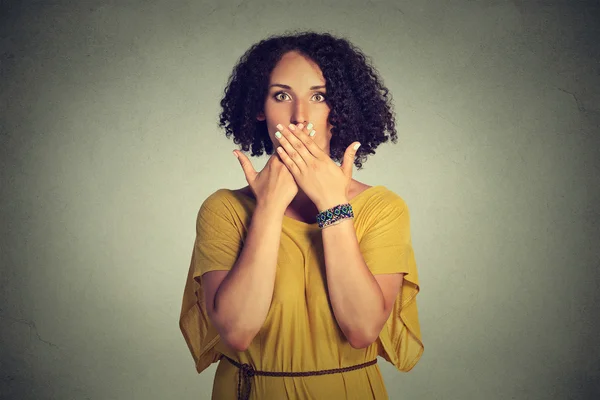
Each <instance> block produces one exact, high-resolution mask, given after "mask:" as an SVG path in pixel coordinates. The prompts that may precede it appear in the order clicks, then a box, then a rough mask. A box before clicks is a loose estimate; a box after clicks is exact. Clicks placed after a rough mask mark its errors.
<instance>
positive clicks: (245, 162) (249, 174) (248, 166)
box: [233, 150, 258, 183]
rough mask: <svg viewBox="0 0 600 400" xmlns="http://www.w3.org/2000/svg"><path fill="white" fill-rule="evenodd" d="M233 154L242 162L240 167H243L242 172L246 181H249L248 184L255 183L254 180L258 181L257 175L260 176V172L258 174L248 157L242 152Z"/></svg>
mask: <svg viewBox="0 0 600 400" xmlns="http://www.w3.org/2000/svg"><path fill="white" fill-rule="evenodd" d="M233 154H235V156H236V157H237V159H238V161H239V162H240V165H241V166H242V170H243V171H244V175H245V176H246V181H248V183H252V182H254V179H256V175H258V172H256V170H255V169H254V167H253V166H252V163H251V162H250V160H249V159H248V157H246V155H245V154H244V153H242V152H241V151H236V150H234V151H233Z"/></svg>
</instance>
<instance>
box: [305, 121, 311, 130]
mask: <svg viewBox="0 0 600 400" xmlns="http://www.w3.org/2000/svg"><path fill="white" fill-rule="evenodd" d="M312 128H313V124H312V123H311V122H309V123H308V125H306V129H307V130H309V131H310V130H311V129H312Z"/></svg>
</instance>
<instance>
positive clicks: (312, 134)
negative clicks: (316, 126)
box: [307, 127, 317, 137]
mask: <svg viewBox="0 0 600 400" xmlns="http://www.w3.org/2000/svg"><path fill="white" fill-rule="evenodd" d="M307 128H308V127H307ZM315 133H317V132H315V131H311V132H310V133H309V134H308V136H310V137H313V136H315Z"/></svg>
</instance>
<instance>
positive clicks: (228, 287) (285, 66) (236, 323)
mask: <svg viewBox="0 0 600 400" xmlns="http://www.w3.org/2000/svg"><path fill="white" fill-rule="evenodd" d="M269 85H270V87H269V93H268V95H267V98H266V100H265V103H264V112H263V113H261V114H259V115H258V116H257V119H258V120H261V121H266V124H267V129H268V132H269V136H270V138H271V140H272V142H273V145H274V148H278V151H277V152H275V153H274V154H273V155H272V156H271V157H270V158H269V160H268V162H267V164H266V165H265V168H264V169H263V170H262V171H260V172H256V171H255V170H254V167H253V166H252V164H251V162H250V160H249V159H248V158H247V157H246V156H245V155H244V154H243V153H241V152H240V151H238V150H236V151H234V154H235V155H236V157H238V159H239V162H240V164H241V167H242V170H243V172H244V174H245V176H246V180H247V182H248V183H249V185H248V186H247V187H245V188H243V189H240V191H242V192H244V193H245V194H247V195H250V196H252V197H254V198H255V199H256V204H257V206H256V209H255V212H254V214H253V216H252V221H251V224H250V227H249V230H248V235H247V237H246V242H245V245H244V248H243V249H242V252H241V254H240V257H239V258H238V260H237V261H236V263H235V265H234V266H233V268H232V269H231V270H230V271H211V272H207V273H206V274H204V275H203V277H202V279H203V285H204V292H205V300H206V305H207V311H208V315H209V318H210V319H211V321H212V322H213V324H214V325H215V327H216V329H217V331H218V332H219V333H220V335H221V339H222V340H223V341H224V342H225V343H226V344H228V345H229V346H230V347H232V348H233V349H235V350H237V351H245V350H246V349H247V348H248V346H249V345H250V343H251V342H252V340H253V339H254V337H255V336H256V334H257V333H258V331H259V330H260V328H261V327H262V325H263V323H264V321H265V319H266V316H267V313H268V311H269V307H270V304H271V300H272V295H273V288H274V283H275V271H276V262H277V254H278V248H279V243H280V236H281V227H282V223H283V216H284V215H286V216H288V217H291V218H295V219H298V220H301V221H303V222H310V223H313V222H314V221H315V215H316V214H317V213H318V212H319V211H323V210H325V209H328V208H331V207H333V206H335V205H338V204H342V203H347V202H349V200H350V199H352V198H353V197H354V196H356V195H357V194H359V193H360V192H362V191H363V190H365V189H367V188H368V187H369V186H368V185H365V184H363V183H361V182H358V181H356V180H354V179H352V166H353V162H354V157H355V154H356V149H355V148H354V146H355V145H357V144H358V142H355V143H352V144H350V146H348V148H347V149H346V152H345V154H344V159H343V161H342V165H341V166H338V165H336V164H335V162H333V160H331V158H330V156H329V143H330V140H331V126H330V125H329V124H328V122H327V118H328V115H329V106H328V105H327V104H326V102H325V101H324V98H325V97H324V96H326V91H325V80H324V78H323V75H322V72H321V70H320V69H319V67H318V66H317V65H316V64H315V63H314V62H312V60H310V59H308V58H306V57H304V56H303V55H301V54H299V53H296V52H289V53H286V54H285V55H284V56H283V57H282V58H281V60H280V61H279V63H278V64H277V65H276V67H275V68H274V70H273V71H272V73H271V77H270V83H269ZM309 124H310V125H309ZM307 125H309V126H308V128H307ZM313 131H314V132H313ZM277 132H279V133H281V136H280V137H278V136H279V134H277V135H276V133H277ZM311 132H313V136H310V133H311ZM259 238H260V240H259ZM322 238H323V247H324V252H325V265H326V277H327V288H328V291H329V298H330V301H331V305H332V309H333V312H334V316H335V319H336V321H337V323H338V325H339V327H340V329H341V330H342V332H343V333H344V335H345V336H346V338H347V339H348V342H349V343H350V345H351V346H352V347H354V348H357V349H359V348H365V347H368V346H369V345H370V344H372V343H373V342H374V341H375V340H377V337H378V335H379V333H380V332H381V329H382V328H383V326H384V324H385V322H386V321H387V319H388V318H389V316H390V313H391V310H392V307H393V305H394V301H395V299H396V296H397V294H398V292H399V291H400V288H401V286H402V280H403V276H404V275H403V274H400V273H398V274H378V275H373V274H372V273H371V272H370V271H369V268H368V266H367V265H366V263H365V260H364V258H363V256H362V254H361V252H360V248H359V244H358V240H357V237H356V232H355V230H354V225H353V223H352V220H350V219H347V220H343V221H342V222H340V223H339V224H337V225H333V226H330V227H327V228H325V229H323V230H322Z"/></svg>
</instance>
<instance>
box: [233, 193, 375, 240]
mask: <svg viewBox="0 0 600 400" xmlns="http://www.w3.org/2000/svg"><path fill="white" fill-rule="evenodd" d="M384 188H385V186H383V185H375V186H370V187H368V188H366V189H365V190H363V191H362V192H360V193H358V194H357V195H356V196H354V197H353V198H351V199H350V200H348V202H349V203H350V204H351V205H352V206H354V203H356V202H357V201H358V199H360V198H362V197H364V196H365V193H367V192H371V191H375V189H384ZM230 191H231V192H232V193H234V194H235V193H237V194H240V195H241V196H243V197H245V198H246V199H248V200H250V201H251V202H252V205H253V206H254V207H255V206H256V200H255V199H254V198H253V197H250V196H248V195H247V194H245V193H243V192H241V191H233V190H230ZM286 223H287V224H289V225H293V226H296V227H299V228H303V229H317V230H318V229H319V224H318V223H317V221H316V215H315V222H313V223H307V222H303V221H300V220H297V219H295V218H292V217H289V216H287V215H285V214H284V215H283V224H284V225H286Z"/></svg>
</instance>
